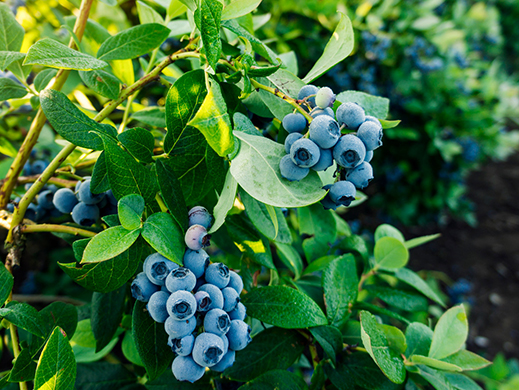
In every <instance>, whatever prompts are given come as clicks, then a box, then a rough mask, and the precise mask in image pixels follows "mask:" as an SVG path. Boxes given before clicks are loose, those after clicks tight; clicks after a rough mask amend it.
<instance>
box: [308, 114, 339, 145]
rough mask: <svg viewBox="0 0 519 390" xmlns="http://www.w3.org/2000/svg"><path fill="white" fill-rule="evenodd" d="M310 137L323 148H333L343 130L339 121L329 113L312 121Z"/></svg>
mask: <svg viewBox="0 0 519 390" xmlns="http://www.w3.org/2000/svg"><path fill="white" fill-rule="evenodd" d="M309 129H310V139H311V140H312V141H314V142H315V143H316V144H317V145H319V146H320V147H321V148H323V149H329V148H333V147H334V146H335V144H336V143H337V141H338V140H339V137H340V136H341V130H340V128H339V124H338V123H337V121H336V120H335V119H333V118H331V117H329V116H328V115H321V116H318V117H317V118H315V119H314V120H313V121H312V123H310V128H309Z"/></svg>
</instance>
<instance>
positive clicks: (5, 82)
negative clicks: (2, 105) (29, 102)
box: [0, 77, 27, 101]
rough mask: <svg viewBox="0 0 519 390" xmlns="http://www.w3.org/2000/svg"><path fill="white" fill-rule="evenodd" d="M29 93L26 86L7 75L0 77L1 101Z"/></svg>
mask: <svg viewBox="0 0 519 390" xmlns="http://www.w3.org/2000/svg"><path fill="white" fill-rule="evenodd" d="M25 95H27V90H26V89H25V87H24V86H23V85H22V84H20V83H18V82H16V81H14V80H11V79H8V78H7V77H2V78H0V101H4V100H8V99H18V98H22V97H24V96H25Z"/></svg>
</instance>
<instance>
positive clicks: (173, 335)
mask: <svg viewBox="0 0 519 390" xmlns="http://www.w3.org/2000/svg"><path fill="white" fill-rule="evenodd" d="M195 328H196V318H195V317H191V318H189V319H187V320H182V321H177V320H175V318H173V317H168V318H167V320H166V322H165V323H164V329H165V330H166V333H167V334H168V336H169V337H170V339H171V342H170V343H169V344H170V345H173V343H172V340H173V339H181V338H182V337H185V336H187V335H189V334H191V333H193V331H194V330H195Z"/></svg>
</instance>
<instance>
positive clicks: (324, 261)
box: [303, 255, 337, 275]
mask: <svg viewBox="0 0 519 390" xmlns="http://www.w3.org/2000/svg"><path fill="white" fill-rule="evenodd" d="M336 258H337V256H335V255H327V256H323V257H320V258H318V259H317V260H314V261H312V262H311V263H310V265H309V266H308V267H306V268H305V270H304V272H303V275H307V274H311V273H313V272H319V271H322V270H323V269H325V268H326V267H328V265H329V264H330V263H331V262H332V261H334V260H335V259H336Z"/></svg>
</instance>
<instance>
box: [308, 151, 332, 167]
mask: <svg viewBox="0 0 519 390" xmlns="http://www.w3.org/2000/svg"><path fill="white" fill-rule="evenodd" d="M332 165H333V152H332V149H321V157H319V161H318V162H317V164H315V165H314V166H313V167H312V169H313V170H314V171H326V170H327V169H328V168H330V167H331V166H332Z"/></svg>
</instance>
